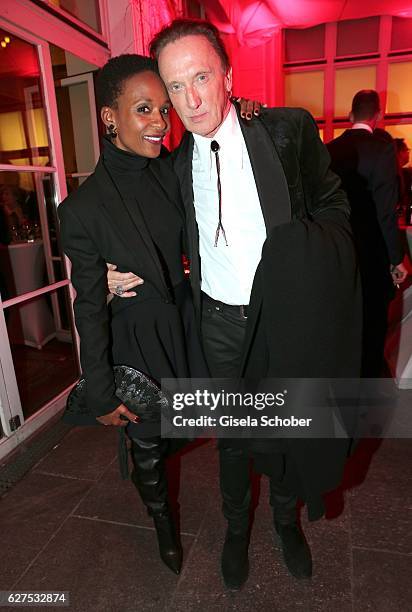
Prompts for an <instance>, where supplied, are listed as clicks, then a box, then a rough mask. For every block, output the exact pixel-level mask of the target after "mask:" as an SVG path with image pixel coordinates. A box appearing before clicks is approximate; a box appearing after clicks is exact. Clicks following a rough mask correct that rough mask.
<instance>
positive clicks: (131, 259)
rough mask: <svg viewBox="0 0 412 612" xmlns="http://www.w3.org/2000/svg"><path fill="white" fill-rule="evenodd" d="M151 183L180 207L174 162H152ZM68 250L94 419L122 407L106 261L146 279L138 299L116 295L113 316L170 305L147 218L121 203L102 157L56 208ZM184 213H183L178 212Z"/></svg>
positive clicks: (160, 194)
mask: <svg viewBox="0 0 412 612" xmlns="http://www.w3.org/2000/svg"><path fill="white" fill-rule="evenodd" d="M147 172H148V173H149V174H148V176H149V179H150V182H151V186H152V188H153V190H155V191H157V192H158V193H159V197H161V198H163V199H165V198H168V199H169V200H170V206H174V207H179V205H180V202H181V200H180V191H179V185H178V182H177V178H176V176H175V175H174V173H173V171H172V169H171V164H170V163H169V162H168V161H166V160H151V162H150V164H149V168H148V169H147ZM58 214H59V218H60V222H61V223H60V228H61V229H60V231H61V238H62V244H63V248H64V251H65V252H66V253H67V255H68V257H69V258H70V260H71V262H72V272H71V279H72V283H73V286H74V288H75V289H76V293H77V297H76V299H75V302H74V311H75V317H76V326H77V329H78V332H79V336H80V339H81V343H80V356H81V364H82V369H83V372H84V373H85V375H86V379H87V403H88V406H89V407H90V409H91V411H93V413H94V414H95V416H100V415H102V414H107V413H109V412H111V411H112V410H114V409H115V408H116V407H117V406H118V405H119V399H118V398H117V397H116V396H115V394H114V391H115V388H114V381H113V373H112V361H111V351H110V348H111V340H110V321H109V317H110V313H109V309H108V308H107V305H106V294H107V277H106V275H107V268H106V262H108V261H110V262H115V263H116V264H117V267H118V270H119V271H120V272H129V271H132V272H135V273H136V274H138V275H139V276H141V277H142V278H144V279H145V283H144V285H142V286H141V288H139V292H138V294H137V296H136V297H133V298H129V299H128V300H122V299H121V298H118V297H117V296H115V297H114V298H113V300H112V302H111V304H110V309H111V311H112V313H113V314H115V313H117V312H119V311H120V310H122V309H124V308H128V307H130V306H131V305H133V304H134V303H135V302H136V301H140V302H141V301H143V300H145V299H148V298H153V297H158V298H159V299H161V300H164V301H165V302H168V301H171V296H170V294H169V289H168V287H167V284H166V280H165V277H164V273H163V270H162V265H161V262H160V260H159V256H158V253H157V250H156V247H155V245H154V243H153V241H152V238H151V236H150V232H149V229H148V227H147V225H146V222H145V219H144V217H143V215H142V213H141V212H140V209H139V206H138V205H137V203H136V202H128V201H126V200H123V199H122V198H121V196H120V193H119V192H118V190H117V188H116V186H115V184H114V183H113V181H112V180H111V178H110V176H109V174H108V172H107V170H106V169H105V166H104V164H103V162H102V160H101V159H100V160H99V162H98V164H97V166H96V170H95V172H94V173H93V174H92V175H91V176H90V177H89V178H88V179H87V180H86V181H85V183H84V184H83V185H82V186H81V187H79V189H78V190H77V191H75V192H74V193H72V194H71V195H70V196H68V197H67V198H66V199H65V200H64V202H62V203H61V204H60V206H59V207H58ZM180 214H182V215H183V211H181V210H180Z"/></svg>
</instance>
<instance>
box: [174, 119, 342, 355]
mask: <svg viewBox="0 0 412 612" xmlns="http://www.w3.org/2000/svg"><path fill="white" fill-rule="evenodd" d="M239 121H240V126H241V129H242V133H243V136H244V139H245V143H246V147H247V150H248V153H249V157H250V161H251V165H252V169H253V174H254V177H255V181H256V188H257V191H258V195H259V200H260V204H261V207H262V212H263V217H264V220H265V225H266V232H267V235H269V234H270V232H271V230H272V229H273V228H274V227H277V226H280V225H282V224H285V223H289V222H290V221H294V220H299V219H308V220H314V221H316V219H322V220H327V219H330V220H332V221H334V222H336V223H338V224H339V225H341V226H342V227H344V228H346V229H349V222H348V218H349V210H350V209H349V204H348V201H347V198H346V195H345V193H344V192H343V191H342V190H341V189H340V188H339V186H340V181H339V178H338V177H337V176H336V175H335V174H333V173H332V172H331V171H330V170H329V164H330V158H329V155H328V152H327V150H326V148H325V146H324V145H323V143H322V141H321V140H320V138H319V133H318V129H317V126H316V123H315V121H314V120H313V118H312V116H311V115H310V114H309V113H308V112H307V111H305V110H303V109H291V108H272V109H264V110H262V114H261V116H260V117H259V118H258V119H256V118H254V119H253V120H252V121H250V122H243V121H242V120H240V119H239ZM193 146H194V139H193V136H192V134H191V133H190V132H186V133H185V134H184V136H183V139H182V142H181V144H180V145H179V147H178V149H176V150H175V151H174V153H173V159H174V168H175V171H176V173H177V175H178V177H179V181H180V187H181V191H182V197H183V203H184V206H185V211H186V227H187V235H188V238H187V240H188V245H187V250H188V256H189V259H190V280H191V283H192V290H193V296H194V302H195V307H196V309H197V312H198V313H200V310H201V308H200V279H201V266H200V259H199V237H198V228H197V224H196V217H195V209H194V204H193V184H192V154H193ZM292 272H294V273H296V274H298V273H299V271H297V270H295V271H292ZM252 314H253V313H252ZM252 319H253V317H252ZM251 324H252V323H251ZM248 326H249V327H250V324H249V323H248ZM249 336H250V334H249ZM245 352H247V347H245Z"/></svg>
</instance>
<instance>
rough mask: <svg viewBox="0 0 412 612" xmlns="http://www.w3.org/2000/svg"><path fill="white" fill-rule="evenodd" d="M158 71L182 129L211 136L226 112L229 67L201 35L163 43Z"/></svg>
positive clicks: (229, 88)
mask: <svg viewBox="0 0 412 612" xmlns="http://www.w3.org/2000/svg"><path fill="white" fill-rule="evenodd" d="M158 63H159V71H160V75H161V77H162V79H163V81H164V82H165V84H166V88H167V91H168V93H169V96H170V100H171V102H172V104H173V106H174V108H175V110H176V112H177V114H178V115H179V117H180V119H181V120H182V122H183V124H184V126H185V128H186V129H187V130H189V131H190V132H193V133H194V134H200V135H201V136H207V137H210V138H211V137H212V136H214V135H215V133H216V131H217V130H218V128H219V126H220V125H221V124H222V122H223V120H224V119H225V117H226V115H227V114H228V112H229V108H230V101H229V95H230V91H231V89H232V70H231V69H229V70H228V71H226V72H225V71H224V69H223V66H222V62H221V60H220V58H219V56H218V54H217V53H216V51H215V50H214V48H213V47H212V45H211V44H210V42H209V41H208V40H207V38H205V37H204V36H198V35H195V36H185V37H184V38H181V39H179V40H177V41H175V42H173V43H169V44H168V45H166V46H165V47H164V48H163V49H162V50H161V51H160V54H159V57H158Z"/></svg>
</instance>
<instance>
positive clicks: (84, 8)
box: [46, 0, 102, 32]
mask: <svg viewBox="0 0 412 612" xmlns="http://www.w3.org/2000/svg"><path fill="white" fill-rule="evenodd" d="M46 1H47V0H46ZM48 1H49V2H50V4H54V5H55V6H58V7H60V8H61V9H64V10H65V11H67V12H68V13H70V15H73V17H76V18H77V19H78V20H79V21H82V22H83V23H86V24H87V25H88V26H90V27H91V28H92V29H93V30H95V31H96V32H101V31H102V30H101V25H100V13H99V0H83V1H82V2H79V0H48Z"/></svg>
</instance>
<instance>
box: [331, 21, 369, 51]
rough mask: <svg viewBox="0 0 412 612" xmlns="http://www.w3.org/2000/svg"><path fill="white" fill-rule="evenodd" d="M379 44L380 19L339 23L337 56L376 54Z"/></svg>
mask: <svg viewBox="0 0 412 612" xmlns="http://www.w3.org/2000/svg"><path fill="white" fill-rule="evenodd" d="M378 43H379V18H378V17H370V18H369V19H356V20H353V21H352V20H346V21H339V22H338V40H337V44H336V55H337V56H338V57H339V56H343V55H363V54H364V53H375V52H376V51H377V50H378Z"/></svg>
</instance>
